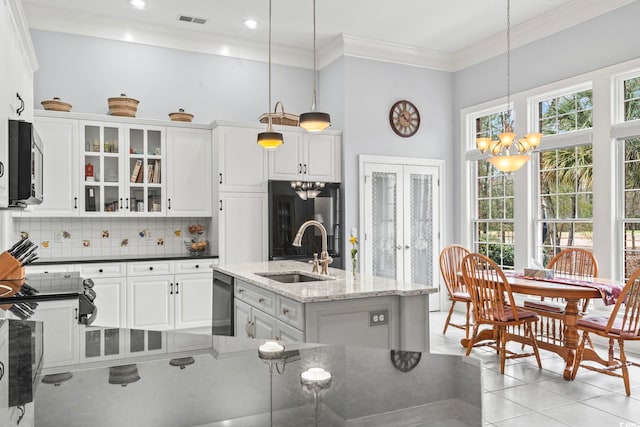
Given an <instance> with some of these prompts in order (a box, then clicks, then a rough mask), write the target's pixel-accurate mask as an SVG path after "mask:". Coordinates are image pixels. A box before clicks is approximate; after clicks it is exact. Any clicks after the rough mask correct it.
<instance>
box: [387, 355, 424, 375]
mask: <svg viewBox="0 0 640 427" xmlns="http://www.w3.org/2000/svg"><path fill="white" fill-rule="evenodd" d="M421 358H422V353H419V352H416V351H401V350H391V364H392V365H393V366H394V367H395V368H396V369H397V370H399V371H402V372H409V371H410V370H412V369H413V368H415V367H416V366H417V365H418V363H420V359H421Z"/></svg>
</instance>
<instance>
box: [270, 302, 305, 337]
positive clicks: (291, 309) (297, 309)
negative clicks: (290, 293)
mask: <svg viewBox="0 0 640 427" xmlns="http://www.w3.org/2000/svg"><path fill="white" fill-rule="evenodd" d="M276 317H277V318H278V320H281V321H283V322H285V323H287V324H289V325H291V326H293V327H294V328H297V329H300V330H304V304H303V303H301V302H298V301H294V300H292V299H289V298H286V297H283V296H280V295H278V296H277V297H276Z"/></svg>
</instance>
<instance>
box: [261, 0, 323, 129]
mask: <svg viewBox="0 0 640 427" xmlns="http://www.w3.org/2000/svg"><path fill="white" fill-rule="evenodd" d="M314 1H315V0H314ZM270 111H271V0H269V105H268V106H267V115H268V116H269V126H268V129H267V131H268V132H271V131H272V130H273V127H272V125H271V114H270V113H269V112H270Z"/></svg>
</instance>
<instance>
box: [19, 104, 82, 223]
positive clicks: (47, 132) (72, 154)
mask: <svg viewBox="0 0 640 427" xmlns="http://www.w3.org/2000/svg"><path fill="white" fill-rule="evenodd" d="M35 127H36V130H37V131H38V133H39V134H40V137H41V138H42V141H43V144H44V150H45V153H46V155H45V156H44V158H43V161H44V163H43V166H42V168H43V169H42V170H43V173H44V176H43V194H44V197H43V201H42V204H40V205H33V206H31V207H29V208H28V209H27V210H25V211H24V212H23V213H22V215H23V216H47V217H52V216H77V215H78V214H79V211H80V209H79V205H78V203H79V200H78V192H79V190H78V121H77V120H69V119H53V118H49V117H36V121H35Z"/></svg>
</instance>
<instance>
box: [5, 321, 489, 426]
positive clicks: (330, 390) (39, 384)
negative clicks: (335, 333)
mask: <svg viewBox="0 0 640 427" xmlns="http://www.w3.org/2000/svg"><path fill="white" fill-rule="evenodd" d="M38 324H41V322H21V321H14V320H11V321H2V320H1V319H0V343H2V342H3V341H4V340H8V341H9V342H8V358H7V359H4V357H5V356H3V355H2V353H0V361H3V363H5V367H6V372H5V375H6V376H8V378H9V399H5V400H4V401H0V405H2V406H0V425H15V420H14V421H13V423H14V424H10V423H9V421H8V420H7V419H5V418H4V417H8V416H9V411H7V409H8V410H10V411H17V408H18V407H19V406H21V405H24V408H25V409H26V413H27V417H25V418H24V419H23V420H22V422H21V423H20V427H30V426H33V425H34V424H35V426H37V427H49V426H51V427H59V426H66V427H76V426H77V427H85V426H92V427H112V426H123V427H133V426H135V427H170V426H171V427H173V426H183V427H196V426H197V427H222V426H225V427H234V426H243V427H244V426H256V427H261V426H269V425H277V426H280V427H294V426H295V427H299V426H309V425H314V424H315V423H314V421H316V417H317V422H318V423H317V424H316V425H321V426H336V427H340V426H346V425H350V426H364V425H366V426H389V425H393V426H399V427H401V426H410V425H415V421H416V420H429V422H432V423H434V424H437V423H442V424H443V425H444V424H447V425H449V424H451V425H460V426H474V427H475V426H478V427H479V426H481V425H482V410H481V404H482V383H481V366H480V362H479V361H478V360H476V359H474V358H470V357H463V356H453V355H439V354H435V355H434V354H429V353H416V352H394V351H390V350H386V349H373V348H358V347H343V346H337V345H323V346H318V345H314V344H296V343H288V342H283V343H282V344H283V345H284V347H285V350H286V354H285V356H286V358H287V359H286V361H283V359H278V360H275V361H272V362H271V363H272V364H273V369H272V370H271V372H272V376H270V368H269V363H268V362H267V361H266V360H262V359H260V358H259V356H258V351H257V349H258V347H259V346H260V345H261V344H263V343H264V340H253V339H244V338H234V337H218V336H208V335H190V334H183V333H178V332H162V334H163V336H164V337H165V338H163V342H180V341H182V340H185V339H186V340H191V339H193V337H196V338H198V342H199V343H200V346H199V348H198V349H196V350H188V351H177V352H176V351H174V352H172V351H171V350H166V349H165V350H164V352H162V353H160V354H159V353H158V351H157V350H154V351H151V352H148V353H145V352H141V353H139V354H136V355H129V354H128V353H127V351H126V348H125V351H124V352H123V353H122V355H121V356H119V355H113V356H110V358H109V359H108V360H103V361H100V362H93V363H84V364H82V363H77V364H70V365H67V366H60V367H56V368H46V367H45V368H43V369H42V370H40V368H39V367H38V366H37V364H35V365H33V367H32V368H33V369H31V367H29V369H26V367H25V366H20V365H16V364H14V361H15V360H16V359H15V358H13V357H14V356H16V355H21V357H22V358H23V359H22V360H24V361H25V362H26V363H28V364H31V363H32V359H33V358H32V355H31V351H33V347H32V345H31V343H32V342H35V343H36V347H37V345H38V343H40V342H42V340H43V338H44V342H47V337H46V334H47V328H46V322H45V323H44V325H43V326H44V327H40V328H37V325H38ZM25 325H29V327H26V328H25ZM34 326H35V328H34ZM81 328H82V329H81V331H80V333H82V334H84V327H83V326H81ZM32 329H33V332H32ZM91 330H92V331H96V330H102V331H104V332H106V331H111V332H113V330H109V329H101V328H92V329H91ZM119 331H120V332H121V333H125V336H126V332H127V330H125V329H120V330H119ZM32 334H33V335H32ZM165 339H166V341H165ZM49 340H50V341H51V338H49ZM125 341H126V340H125ZM203 343H204V344H203ZM116 345H117V344H116ZM127 345H128V344H127V343H125V347H126V346H127ZM5 354H6V353H5ZM36 354H39V353H38V352H37V351H36ZM35 358H36V359H38V358H37V357H35ZM8 360H11V363H9V362H8ZM36 361H37V360H36ZM310 368H322V369H324V370H326V371H328V372H330V373H331V382H330V385H329V386H328V387H327V388H326V389H323V390H322V391H320V393H319V399H318V411H317V412H316V411H315V407H314V396H313V393H312V392H310V391H309V390H307V389H305V388H304V387H303V386H302V385H301V379H300V375H301V373H302V372H304V371H306V370H308V369H310ZM18 370H19V371H20V373H21V374H23V375H21V376H20V378H18V376H17V375H16V371H18ZM27 371H28V372H27ZM45 374H46V376H45ZM52 375H55V376H52ZM17 380H19V384H16V382H17ZM16 385H19V387H18V388H16ZM18 392H19V393H18ZM7 402H9V403H7ZM271 418H272V419H273V423H271V422H270V419H271Z"/></svg>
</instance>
